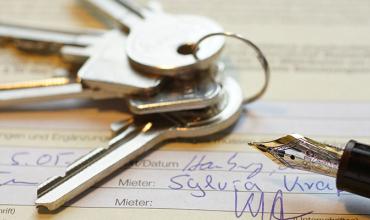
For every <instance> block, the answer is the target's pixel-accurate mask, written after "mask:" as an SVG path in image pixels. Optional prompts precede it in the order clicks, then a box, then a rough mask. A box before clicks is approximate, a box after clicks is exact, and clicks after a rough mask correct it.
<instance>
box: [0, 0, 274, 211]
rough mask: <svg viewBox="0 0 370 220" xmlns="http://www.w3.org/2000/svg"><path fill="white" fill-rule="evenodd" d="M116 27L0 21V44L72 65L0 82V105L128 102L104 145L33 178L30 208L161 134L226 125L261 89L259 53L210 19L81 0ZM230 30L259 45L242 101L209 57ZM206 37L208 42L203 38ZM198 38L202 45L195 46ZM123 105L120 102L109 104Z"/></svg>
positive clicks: (61, 198) (61, 196) (201, 132)
mask: <svg viewBox="0 0 370 220" xmlns="http://www.w3.org/2000/svg"><path fill="white" fill-rule="evenodd" d="M83 2H84V5H85V6H86V7H88V8H89V9H90V10H93V11H94V12H96V14H99V15H100V16H102V17H104V18H105V19H106V20H108V21H110V22H113V23H115V24H116V26H117V27H118V28H117V29H112V30H108V31H86V32H83V33H75V32H73V33H72V32H66V31H56V30H46V29H37V28H29V27H21V26H15V25H7V24H0V42H1V43H2V44H14V45H15V46H16V47H17V48H18V49H20V50H23V51H26V52H30V53H38V54H46V55H48V54H58V55H60V56H61V57H62V58H63V60H64V61H65V62H68V63H72V64H73V65H76V66H78V67H79V68H78V70H77V71H76V72H72V73H69V74H66V75H62V76H56V77H53V78H49V79H43V80H34V81H27V82H16V83H6V84H1V85H0V106H10V105H17V104H23V103H34V102H46V101H54V100H60V99H67V98H89V99H108V98H122V99H125V100H127V105H128V106H129V110H130V111H131V113H133V114H134V116H133V117H132V118H130V119H128V120H125V121H121V122H117V123H114V126H113V127H112V128H113V129H114V132H115V136H114V137H113V138H112V140H111V141H110V142H109V144H108V146H106V147H102V148H98V149H95V150H93V151H91V152H90V153H88V154H87V155H85V156H83V157H82V158H80V159H79V160H77V161H76V162H74V163H73V164H71V165H70V166H68V168H67V171H66V173H65V175H64V176H56V177H53V178H50V179H48V180H47V181H46V182H44V183H43V184H41V185H40V186H39V188H38V191H37V197H38V198H37V200H36V202H35V203H36V205H37V207H42V208H46V209H48V210H50V211H52V210H56V209H58V208H59V207H61V206H63V205H64V204H65V203H66V202H68V201H70V200H71V199H73V198H74V197H76V196H77V195H79V194H80V193H82V192H83V191H85V190H87V189H88V188H90V187H92V186H93V185H95V184H96V183H98V182H99V181H101V180H103V179H104V178H106V177H108V176H109V175H111V174H112V173H113V172H114V171H116V170H117V169H119V168H121V167H123V166H124V165H127V164H128V163H129V162H131V161H132V160H134V159H136V158H137V157H138V156H140V155H142V154H143V153H145V152H147V151H148V150H150V149H152V148H153V147H154V146H155V145H157V144H159V143H160V142H163V141H165V140H168V139H174V138H195V137H203V136H207V135H212V134H214V133H217V132H221V131H223V130H225V129H227V128H229V127H230V126H232V125H233V124H234V123H235V122H236V121H237V120H238V118H239V117H240V114H241V109H242V105H243V104H245V102H249V101H253V100H255V99H257V98H258V97H259V96H261V95H262V93H263V92H264V91H265V90H266V88H267V84H268V76H269V68H268V64H267V61H266V59H265V58H264V56H263V54H262V52H261V51H260V50H259V49H258V48H257V47H256V46H255V45H254V44H253V43H251V42H250V41H248V40H246V39H244V38H241V37H240V36H238V35H231V34H228V33H224V32H223V29H222V27H221V26H219V25H218V24H217V23H215V22H214V21H212V20H210V19H208V18H206V17H202V16H195V15H172V14H167V13H165V12H163V11H162V10H161V9H160V8H158V7H147V8H142V7H139V6H138V5H135V4H134V3H133V2H130V1H126V0H83ZM220 35H223V36H233V37H236V38H239V39H241V40H243V41H244V42H246V43H247V44H249V45H250V46H252V48H253V49H255V50H256V51H257V53H258V58H259V61H260V62H261V64H262V66H263V68H264V70H265V74H266V75H265V76H266V78H265V79H266V80H265V84H264V87H263V89H262V90H261V91H260V92H259V93H258V94H256V95H255V96H253V97H252V98H250V99H248V100H245V99H244V100H243V94H242V92H241V89H240V86H239V85H238V83H237V82H236V81H235V80H234V79H232V78H231V77H227V76H223V66H222V64H220V63H219V62H218V57H219V55H220V53H221V51H222V48H223V47H224V43H225V38H224V37H223V36H220ZM206 39H207V40H206ZM200 45H201V46H200ZM118 104H119V105H121V104H122V105H123V102H122V103H118Z"/></svg>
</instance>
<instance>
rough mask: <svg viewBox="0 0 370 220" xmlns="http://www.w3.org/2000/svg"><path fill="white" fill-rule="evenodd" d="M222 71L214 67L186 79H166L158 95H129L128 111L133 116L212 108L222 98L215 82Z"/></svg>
mask: <svg viewBox="0 0 370 220" xmlns="http://www.w3.org/2000/svg"><path fill="white" fill-rule="evenodd" d="M222 72H223V66H222V65H217V66H214V68H211V69H209V70H205V71H203V72H201V73H199V74H196V75H195V76H193V77H192V78H190V79H182V78H168V79H167V80H166V81H164V83H163V84H164V86H163V87H162V88H161V90H160V92H158V93H154V94H148V95H136V96H132V97H131V98H130V99H129V102H128V104H129V109H130V111H131V112H132V113H134V114H138V115H143V114H151V113H158V112H174V111H179V110H191V109H201V108H206V107H208V106H211V105H214V104H216V103H217V102H219V101H220V100H221V98H222V92H221V90H222V88H221V85H220V84H219V83H218V82H217V81H216V80H215V79H216V77H217V76H219V75H221V74H222Z"/></svg>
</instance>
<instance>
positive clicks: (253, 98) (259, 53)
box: [192, 32, 270, 104]
mask: <svg viewBox="0 0 370 220" xmlns="http://www.w3.org/2000/svg"><path fill="white" fill-rule="evenodd" d="M213 36H225V37H231V38H236V39H238V40H241V41H243V42H244V43H246V44H247V45H248V46H250V47H251V48H252V49H253V50H254V51H255V52H256V53H257V59H258V61H259V62H260V64H261V66H262V68H263V71H264V75H265V81H264V84H263V86H262V88H261V89H260V90H259V91H258V92H257V93H256V94H254V95H252V96H251V97H248V98H244V99H243V104H248V103H251V102H254V101H256V100H257V99H259V98H260V97H261V96H262V95H263V94H264V93H265V92H266V89H267V87H268V85H269V82H270V67H269V64H268V62H267V59H266V57H265V55H264V54H263V53H262V51H261V50H260V49H259V48H258V47H257V46H256V45H255V44H254V43H253V42H251V41H250V40H248V39H246V38H245V37H243V36H241V35H238V34H234V33H229V32H217V33H211V34H207V35H205V36H204V37H202V38H201V39H199V40H198V42H196V43H195V44H194V46H193V53H192V54H193V56H194V58H195V59H197V60H199V58H198V56H197V51H198V48H199V45H200V44H201V43H202V41H204V40H206V39H207V38H210V37H213Z"/></svg>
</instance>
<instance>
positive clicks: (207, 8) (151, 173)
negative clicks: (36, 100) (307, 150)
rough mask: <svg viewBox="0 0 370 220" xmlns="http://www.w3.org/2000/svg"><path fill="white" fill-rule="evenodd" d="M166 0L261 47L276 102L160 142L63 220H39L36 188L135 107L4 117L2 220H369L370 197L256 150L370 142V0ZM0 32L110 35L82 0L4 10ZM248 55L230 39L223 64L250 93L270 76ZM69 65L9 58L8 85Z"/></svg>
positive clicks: (105, 105) (79, 106)
mask: <svg viewBox="0 0 370 220" xmlns="http://www.w3.org/2000/svg"><path fill="white" fill-rule="evenodd" d="M140 2H144V3H145V1H140ZM160 2H161V3H162V4H163V7H164V10H166V11H169V12H171V13H182V14H187V13H194V14H199V15H204V16H209V17H211V18H212V19H215V20H216V21H217V22H219V23H220V24H222V26H223V27H224V28H225V30H226V31H231V32H236V33H239V34H242V35H244V36H245V37H247V38H248V39H250V40H252V41H253V42H255V43H256V44H257V45H259V46H261V49H262V50H263V51H264V52H265V54H266V56H267V59H268V60H269V62H270V64H271V72H272V77H271V85H270V87H269V89H268V91H267V94H266V95H265V96H264V97H263V100H261V101H258V102H257V103H254V104H252V105H249V106H246V107H245V111H244V112H243V116H242V117H241V119H240V120H239V121H238V123H237V125H236V126H235V127H234V128H233V129H232V131H231V132H230V133H228V134H225V136H222V137H220V138H217V139H215V137H210V138H209V140H207V141H205V140H203V141H202V142H200V143H197V141H190V143H186V142H172V143H167V144H165V145H162V146H159V147H158V148H157V149H156V150H154V151H152V152H149V153H148V154H146V155H144V156H143V157H141V158H140V159H138V160H137V161H135V162H133V163H132V164H130V166H129V167H126V168H122V169H121V170H120V171H119V172H117V173H116V174H115V175H113V176H112V177H111V178H108V179H107V180H106V181H104V182H102V183H101V184H99V185H97V186H95V187H94V188H93V189H91V190H89V191H88V192H87V193H84V194H83V195H82V196H80V197H79V198H77V199H76V200H74V201H72V202H70V203H68V204H67V205H66V207H65V208H64V209H63V210H61V211H60V212H58V213H53V214H51V213H38V212H37V209H36V207H35V206H34V201H35V199H36V189H37V185H38V184H39V183H41V182H43V181H44V180H46V179H47V178H49V177H51V176H55V175H63V174H64V172H65V168H66V167H67V166H68V164H71V163H72V162H73V161H74V160H76V159H77V158H79V157H80V156H82V155H84V154H86V153H87V152H89V151H90V150H92V149H94V148H95V147H101V146H105V145H106V144H107V142H108V141H109V139H110V138H111V137H112V134H111V132H110V131H109V125H110V123H112V122H114V121H118V120H121V119H123V118H126V117H129V115H128V113H127V112H126V109H127V107H126V106H125V105H124V104H123V102H122V101H121V100H115V101H114V100H113V101H92V102H86V101H82V102H79V101H76V100H68V101H61V102H51V103H44V104H34V105H27V106H20V107H12V108H8V109H1V110H0V220H3V219H4V220H13V219H14V220H15V219H22V220H23V219H32V220H34V219H112V220H113V219H161V220H163V219H238V218H240V219H299V220H314V219H315V220H316V219H317V220H325V219H330V220H334V219H338V220H342V219H343V220H357V219H369V217H370V202H369V201H370V200H369V199H366V198H362V197H360V196H356V195H353V194H350V193H347V192H340V191H338V190H337V189H336V187H335V179H333V178H330V177H325V176H319V175H315V174H312V173H307V172H303V171H299V170H291V169H283V168H281V167H278V166H277V165H275V164H274V163H273V162H272V161H270V160H269V159H268V158H266V157H265V156H264V155H262V154H260V153H259V152H257V151H255V150H253V149H252V148H251V147H249V146H248V144H247V143H248V142H249V141H263V140H271V139H273V138H278V137H281V136H283V135H285V134H289V133H300V134H302V135H305V136H307V137H311V138H313V139H315V140H318V141H324V142H327V143H330V144H333V145H336V146H344V144H345V143H346V142H347V141H348V140H349V139H356V140H358V141H362V142H365V143H370V102H369V101H370V87H369V85H368V84H369V82H370V61H369V59H368V57H369V56H370V52H369V51H370V41H369V39H370V29H369V28H368V27H369V24H370V14H369V13H368V12H369V10H370V4H369V2H368V1H366V0H358V1H355V2H354V1H349V0H328V1H318V0H312V1H304V2H303V1H295V0H278V1H276V0H263V1H257V0H232V1H223V0H214V1H195V0H176V1H172V0H162V1H160ZM1 22H11V23H18V24H27V25H34V26H42V27H53V28H61V29H64V28H67V29H77V30H78V29H80V28H86V27H88V28H104V25H103V24H102V23H101V22H99V21H98V20H97V19H96V18H94V17H93V16H92V15H90V14H89V12H88V11H86V10H85V9H84V8H83V6H82V5H81V4H79V3H78V1H74V0H54V1H48V0H38V1H26V0H13V1H0V23H1ZM0 43H1V42H0ZM244 48H245V49H246V50H248V49H247V47H245V46H244V45H243V44H242V43H240V42H237V41H233V40H230V41H228V42H227V45H226V47H225V51H224V54H225V56H224V57H223V61H224V62H225V65H226V74H230V75H233V76H235V77H237V78H238V82H239V83H240V84H241V85H242V86H243V90H244V91H245V93H246V94H251V93H253V91H256V90H257V89H258V87H259V86H260V83H261V82H262V73H261V71H262V70H260V69H259V66H258V62H257V61H255V57H254V55H253V54H250V53H248V51H246V50H245V49H244ZM67 68H68V65H66V64H65V63H63V62H62V61H61V59H60V58H59V57H58V56H50V57H44V56H42V55H33V56H29V55H28V54H26V53H24V52H23V53H22V52H19V51H17V50H15V49H14V48H11V47H8V46H5V47H1V48H0V83H2V82H13V81H20V80H26V79H40V78H45V77H50V76H52V75H54V74H55V73H58V71H66V69H67ZM96 103H97V104H96Z"/></svg>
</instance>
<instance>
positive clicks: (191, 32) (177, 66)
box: [127, 14, 225, 76]
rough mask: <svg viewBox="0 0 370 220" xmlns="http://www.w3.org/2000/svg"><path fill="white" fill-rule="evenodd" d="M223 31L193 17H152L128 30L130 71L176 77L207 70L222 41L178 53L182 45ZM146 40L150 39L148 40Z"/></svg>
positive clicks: (215, 39)
mask: <svg viewBox="0 0 370 220" xmlns="http://www.w3.org/2000/svg"><path fill="white" fill-rule="evenodd" d="M222 31H223V29H222V27H221V26H219V25H218V24H217V23H215V22H214V21H212V20H211V19H209V18H206V17H202V16H194V15H167V14H161V15H160V16H156V17H154V16H152V17H150V19H148V20H145V21H144V22H143V23H141V24H137V25H136V26H135V28H133V29H132V31H131V32H130V35H129V36H128V40H127V55H128V57H129V60H130V63H131V64H132V66H133V68H135V69H137V70H139V71H140V72H144V73H153V72H155V73H157V74H161V75H168V76H176V75H179V74H187V73H191V72H194V71H196V70H202V69H206V68H209V66H210V65H211V64H212V63H214V62H215V60H216V59H217V58H218V56H219V54H220V53H221V50H222V48H223V46H224V43H225V39H224V37H216V38H212V39H210V40H209V41H207V42H205V43H204V44H203V45H202V47H200V48H199V50H198V51H197V54H198V58H199V59H198V60H197V59H195V58H194V57H193V55H192V53H188V54H181V53H180V52H178V50H179V48H180V47H181V46H183V45H189V46H190V47H191V44H194V43H195V42H197V41H198V40H199V39H200V38H202V37H203V36H204V35H207V34H210V33H214V32H222ZM148 36H150V37H148Z"/></svg>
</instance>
